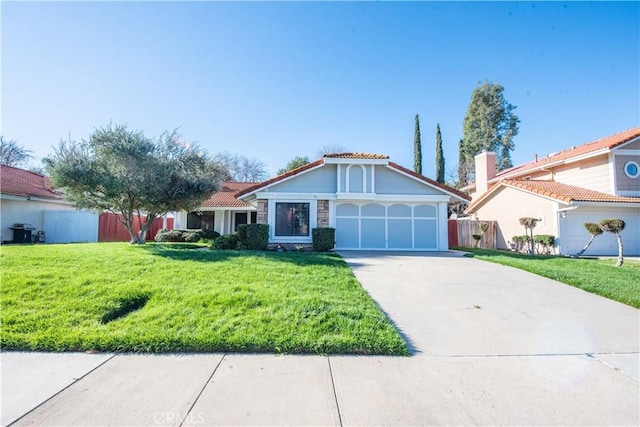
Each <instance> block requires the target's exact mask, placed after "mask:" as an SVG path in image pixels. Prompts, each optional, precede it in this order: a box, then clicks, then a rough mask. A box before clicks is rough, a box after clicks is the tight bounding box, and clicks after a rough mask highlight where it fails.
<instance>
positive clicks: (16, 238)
mask: <svg viewBox="0 0 640 427" xmlns="http://www.w3.org/2000/svg"><path fill="white" fill-rule="evenodd" d="M9 228H10V229H11V230H13V243H31V232H32V231H33V230H34V229H35V227H34V226H33V225H31V224H13V227H9Z"/></svg>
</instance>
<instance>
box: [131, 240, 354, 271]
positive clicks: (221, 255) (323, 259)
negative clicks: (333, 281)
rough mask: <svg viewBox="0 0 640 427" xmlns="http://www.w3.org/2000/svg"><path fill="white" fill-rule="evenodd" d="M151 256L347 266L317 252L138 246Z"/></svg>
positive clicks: (183, 259) (341, 260)
mask: <svg viewBox="0 0 640 427" xmlns="http://www.w3.org/2000/svg"><path fill="white" fill-rule="evenodd" d="M138 248H139V249H142V250H144V251H146V252H149V253H150V254H151V255H154V256H160V257H164V258H168V259H172V260H177V261H197V262H207V263H209V262H219V261H227V260H231V259H234V258H241V257H256V258H262V259H264V260H268V261H278V262H285V263H291V264H295V265H298V266H307V265H326V266H329V267H341V266H346V263H345V261H344V260H343V259H342V257H340V255H338V254H334V253H317V252H271V251H248V250H211V249H209V248H208V247H194V245H185V244H166V243H155V244H154V243H152V244H146V245H141V246H138Z"/></svg>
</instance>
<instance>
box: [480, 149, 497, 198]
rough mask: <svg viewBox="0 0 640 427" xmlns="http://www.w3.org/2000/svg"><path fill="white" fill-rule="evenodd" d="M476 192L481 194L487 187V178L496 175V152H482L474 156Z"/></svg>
mask: <svg viewBox="0 0 640 427" xmlns="http://www.w3.org/2000/svg"><path fill="white" fill-rule="evenodd" d="M475 162H476V194H477V195H478V196H481V195H483V194H484V193H486V192H487V190H488V189H489V180H490V179H493V178H495V176H496V153H492V152H490V151H489V152H487V151H485V152H483V153H480V154H478V155H477V156H476V157H475Z"/></svg>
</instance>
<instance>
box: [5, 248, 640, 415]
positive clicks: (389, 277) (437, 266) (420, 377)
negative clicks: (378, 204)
mask: <svg viewBox="0 0 640 427" xmlns="http://www.w3.org/2000/svg"><path fill="white" fill-rule="evenodd" d="M343 256H344V257H345V259H346V260H347V262H349V264H350V265H351V266H352V268H353V269H354V272H355V274H356V276H357V277H358V279H359V280H360V281H361V283H362V284H363V286H364V287H365V289H367V291H368V292H369V293H370V294H371V295H372V296H373V297H374V299H376V301H377V302H378V303H379V304H380V305H381V307H382V308H383V309H384V310H385V312H386V313H387V314H388V315H389V316H390V318H391V319H392V320H393V321H394V323H395V324H396V325H397V327H398V328H399V329H400V330H401V331H402V332H403V334H405V336H406V337H407V338H408V339H409V340H410V342H411V345H412V347H413V350H414V355H413V356H411V357H358V356H328V357H327V356H275V355H243V354H195V355H163V356H155V355H127V354H119V355H112V354H98V355H89V354H46V353H11V352H9V353H7V352H5V353H2V354H1V355H0V356H1V358H2V359H1V361H2V424H3V425H10V424H11V423H13V425H270V426H271V425H323V426H324V425H398V426H399V425H479V424H480V425H488V424H491V425H495V424H501V425H634V426H635V425H638V424H639V423H640V403H639V400H638V396H639V392H640V390H639V383H638V377H639V376H640V375H639V372H638V371H639V367H638V364H639V359H638V337H639V328H640V315H639V312H638V310H636V309H634V308H632V307H628V306H625V305H622V304H618V303H615V302H613V301H609V300H606V299H604V298H600V297H597V296H595V295H592V294H588V293H586V292H583V291H580V290H578V289H575V288H572V287H569V286H565V285H562V284H559V283H557V282H553V281H551V280H547V279H543V278H540V277H538V276H534V275H531V274H529V273H525V272H522V271H519V270H515V269H511V268H507V267H502V266H499V265H496V264H490V263H485V262H482V261H478V260H473V259H468V258H460V257H456V256H452V255H451V254H404V255H402V254H400V255H399V254H393V255H391V254H382V253H375V254H366V253H362V252H357V253H356V252H354V253H344V254H343ZM16 420H17V421H16Z"/></svg>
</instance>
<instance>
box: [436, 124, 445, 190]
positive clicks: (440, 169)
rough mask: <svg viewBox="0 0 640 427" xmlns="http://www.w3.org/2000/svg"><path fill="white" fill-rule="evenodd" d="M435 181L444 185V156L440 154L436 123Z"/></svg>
mask: <svg viewBox="0 0 640 427" xmlns="http://www.w3.org/2000/svg"><path fill="white" fill-rule="evenodd" d="M436 181H438V182H440V183H444V154H443V153H442V134H441V133H440V123H438V126H437V128H436Z"/></svg>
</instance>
